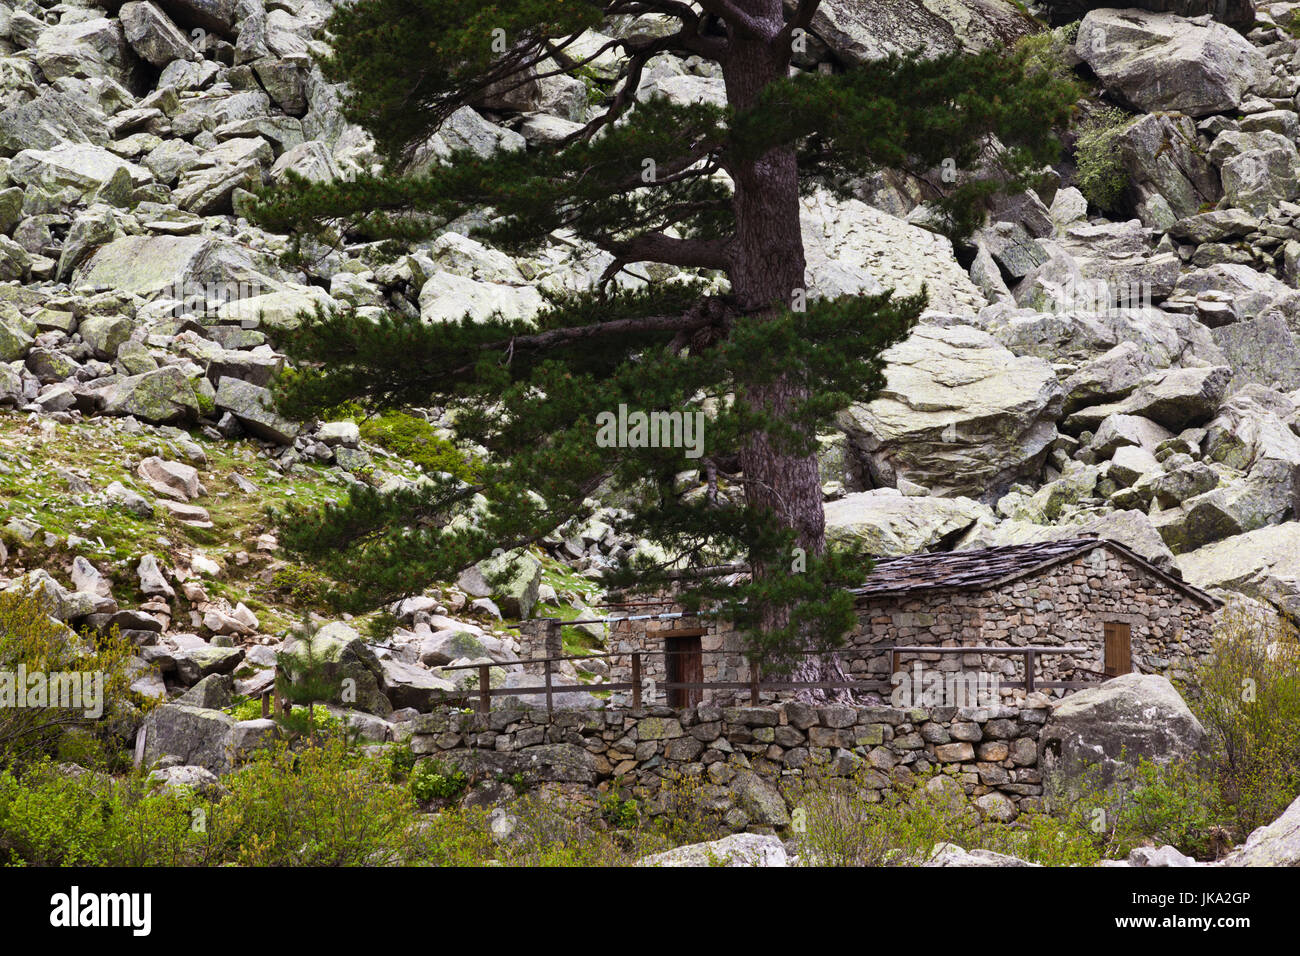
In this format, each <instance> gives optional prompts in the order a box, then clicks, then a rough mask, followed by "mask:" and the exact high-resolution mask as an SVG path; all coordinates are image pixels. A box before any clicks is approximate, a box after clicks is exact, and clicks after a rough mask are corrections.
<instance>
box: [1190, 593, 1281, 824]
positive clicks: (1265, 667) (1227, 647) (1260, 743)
mask: <svg viewBox="0 0 1300 956" xmlns="http://www.w3.org/2000/svg"><path fill="white" fill-rule="evenodd" d="M1212 651H1213V652H1212V655H1211V656H1210V657H1209V658H1207V659H1206V660H1204V661H1202V662H1201V663H1200V664H1198V665H1197V667H1196V668H1195V669H1194V671H1193V674H1192V681H1191V686H1190V687H1189V688H1187V689H1186V690H1187V693H1186V696H1187V703H1188V706H1189V707H1191V709H1192V711H1193V713H1195V714H1196V716H1197V718H1198V719H1199V720H1200V721H1201V723H1202V724H1203V725H1204V726H1205V729H1206V731H1207V732H1208V733H1209V735H1210V740H1211V744H1212V751H1213V754H1214V764H1213V766H1212V767H1211V768H1210V770H1209V772H1210V773H1212V775H1213V777H1214V779H1215V780H1216V781H1217V782H1218V785H1219V789H1220V801H1221V804H1222V807H1223V814H1222V822H1223V824H1224V825H1226V826H1231V827H1232V828H1233V830H1234V831H1235V832H1236V835H1237V837H1238V838H1239V839H1244V837H1245V836H1246V835H1248V834H1249V833H1250V831H1251V830H1253V829H1255V828H1256V827H1260V826H1263V825H1264V824H1266V823H1270V822H1272V821H1273V820H1274V819H1276V818H1277V816H1278V815H1279V814H1280V813H1281V812H1282V811H1283V810H1284V809H1286V807H1287V806H1288V805H1289V804H1290V803H1291V801H1292V800H1294V799H1295V797H1296V794H1298V793H1300V635H1298V634H1297V630H1296V627H1295V626H1294V625H1292V624H1290V623H1289V622H1287V621H1286V620H1285V619H1283V618H1281V617H1279V616H1277V615H1275V614H1272V613H1271V612H1264V611H1257V610H1252V609H1250V608H1248V607H1247V606H1246V605H1244V604H1234V605H1229V606H1228V607H1227V608H1225V609H1224V611H1223V612H1222V613H1221V616H1220V620H1219V623H1218V626H1217V628H1216V633H1215V641H1214V646H1213V649H1212Z"/></svg>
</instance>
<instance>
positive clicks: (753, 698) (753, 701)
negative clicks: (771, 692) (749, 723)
mask: <svg viewBox="0 0 1300 956" xmlns="http://www.w3.org/2000/svg"><path fill="white" fill-rule="evenodd" d="M758 681H759V665H758V661H750V663H749V703H750V705H751V706H753V707H757V706H758Z"/></svg>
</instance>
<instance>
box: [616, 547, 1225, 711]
mask: <svg viewBox="0 0 1300 956" xmlns="http://www.w3.org/2000/svg"><path fill="white" fill-rule="evenodd" d="M853 593H854V595H855V596H856V598H857V607H858V626H857V627H856V628H855V629H854V630H853V631H852V632H851V633H850V634H849V635H848V644H847V646H846V647H845V648H844V649H843V650H842V651H841V652H840V658H841V661H842V663H843V667H844V670H845V672H846V673H847V674H848V675H849V676H850V677H851V678H852V679H853V680H860V681H872V682H876V683H877V684H878V686H879V688H880V689H881V691H882V692H883V693H882V696H885V697H888V696H889V693H890V691H889V688H890V686H891V684H896V683H897V681H896V680H893V678H894V675H895V674H896V673H897V671H896V668H900V667H901V668H904V669H906V670H907V672H909V673H912V672H915V671H916V669H917V667H918V665H919V667H920V668H924V669H927V670H938V671H942V672H947V673H950V674H951V673H955V672H963V673H972V672H974V671H979V672H980V673H981V675H984V674H995V675H997V679H998V682H999V683H1000V685H1001V686H1003V687H1004V688H1006V689H1004V690H1003V691H1002V693H1003V695H1004V696H1018V695H1019V696H1023V694H1024V693H1025V690H1024V687H1023V685H1024V683H1025V670H1024V669H1025V665H1026V662H1027V660H1026V656H1025V655H1024V654H1001V653H990V652H987V651H980V652H973V653H971V654H958V653H930V654H926V653H923V652H921V650H920V649H922V648H939V647H945V648H956V647H970V648H998V649H1001V648H1008V649H1012V648H1025V647H1035V648H1037V647H1046V648H1070V649H1071V650H1070V651H1067V652H1063V653H1043V654H1037V655H1035V656H1034V658H1033V659H1032V666H1033V680H1034V684H1035V687H1036V688H1038V689H1051V690H1053V691H1054V692H1056V693H1063V692H1066V691H1068V690H1069V689H1070V688H1069V687H1054V688H1053V687H1051V686H1050V685H1051V684H1052V683H1057V684H1071V683H1075V684H1079V683H1096V682H1099V681H1101V680H1104V679H1106V677H1109V676H1116V675H1119V674H1124V673H1130V672H1138V673H1152V674H1163V675H1165V676H1167V677H1170V678H1172V679H1178V678H1181V677H1184V676H1186V674H1187V668H1188V666H1189V665H1190V664H1191V663H1192V662H1193V661H1194V660H1195V659H1197V658H1199V657H1202V656H1204V655H1206V654H1208V652H1209V650H1210V643H1211V618H1212V614H1213V612H1214V610H1215V609H1216V608H1217V607H1218V606H1219V605H1220V604H1221V602H1220V601H1219V600H1218V599H1217V598H1215V597H1213V596H1212V595H1210V594H1208V593H1206V592H1205V591H1202V590H1200V589H1198V588H1195V587H1192V586H1191V585H1189V584H1187V583H1185V582H1184V581H1182V580H1181V579H1180V578H1179V577H1178V576H1177V574H1176V573H1169V572H1165V571H1162V570H1160V569H1159V568H1157V567H1156V566H1155V565H1153V564H1152V563H1151V562H1149V561H1147V560H1146V559H1145V558H1143V557H1141V556H1140V555H1138V554H1136V553H1135V552H1133V551H1131V550H1130V549H1129V548H1127V547H1125V546H1124V545H1122V544H1119V543H1118V542H1115V541H1111V540H1108V539H1104V538H1096V537H1086V538H1075V539H1068V540H1064V541H1047V542H1038V543H1033V544H1017V545H1007V546H1003V547H994V548H980V549H971V550H965V551H951V552H941V553H932V554H915V555H909V556H907V557H901V558H891V559H883V560H880V561H877V562H876V565H875V568H874V569H873V571H872V573H871V574H870V575H869V576H868V578H867V580H866V581H865V582H864V583H863V585H862V586H861V587H858V588H855V589H854V590H853ZM629 610H630V611H631V612H632V613H633V614H637V613H644V611H637V610H636V609H629ZM657 610H660V611H668V612H671V611H675V610H677V609H676V608H673V607H672V606H671V605H661V606H660V607H659V608H657ZM612 638H613V640H612V642H611V649H612V650H614V651H617V652H619V653H621V654H622V653H627V652H630V651H633V650H636V651H642V652H648V653H643V654H642V655H641V659H640V661H639V663H640V671H641V678H642V683H643V686H644V687H645V688H646V690H647V691H648V692H649V693H650V696H649V697H646V696H645V694H644V693H643V700H644V702H645V703H667V704H669V705H670V706H688V705H691V704H694V703H698V702H700V701H701V700H722V701H735V700H742V699H748V698H749V690H748V686H749V681H750V678H751V675H750V670H749V665H748V663H747V661H746V659H745V657H744V654H743V653H742V652H741V641H740V637H739V635H738V634H736V633H735V632H734V631H731V630H730V629H729V628H728V627H727V626H725V625H722V624H720V623H719V622H717V621H715V620H711V619H709V618H707V617H703V616H701V617H699V618H695V619H691V618H684V617H677V618H668V619H662V618H661V619H657V620H642V621H629V622H623V623H619V624H617V625H615V626H614V628H613V630H612ZM899 648H902V649H905V650H901V651H899V650H897V649H899ZM911 648H916V649H917V650H916V651H912V650H910V649H911ZM663 651H671V652H673V653H671V654H668V655H665V654H662V653H660V652H663ZM610 679H611V680H613V681H628V680H630V679H631V674H630V666H629V659H628V658H627V657H619V658H616V659H615V660H614V661H613V662H612V668H611V678H610ZM647 679H648V680H650V681H653V682H654V683H653V684H648V685H647V684H645V681H646V680H647ZM677 682H686V683H699V682H707V683H719V682H722V683H728V684H731V685H733V686H731V687H720V688H708V689H705V690H703V691H700V690H686V689H674V688H671V687H667V688H665V687H664V685H665V684H672V683H677ZM1014 684H1019V685H1021V686H1020V687H1019V688H1016V687H1007V685H1014ZM791 693H792V692H790V691H784V692H783V691H780V690H767V689H764V690H762V692H761V698H762V699H763V700H765V701H771V700H777V699H781V698H784V697H788V696H790V694H791Z"/></svg>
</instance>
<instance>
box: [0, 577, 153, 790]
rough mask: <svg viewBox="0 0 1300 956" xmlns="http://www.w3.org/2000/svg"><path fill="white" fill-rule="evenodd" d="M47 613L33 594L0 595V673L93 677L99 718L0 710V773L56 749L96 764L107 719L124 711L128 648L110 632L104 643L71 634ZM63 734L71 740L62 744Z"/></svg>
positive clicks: (52, 710)
mask: <svg viewBox="0 0 1300 956" xmlns="http://www.w3.org/2000/svg"><path fill="white" fill-rule="evenodd" d="M49 611H50V608H49V606H48V604H47V603H46V599H45V598H43V597H42V596H41V595H40V593H39V592H33V593H31V594H20V593H17V592H8V591H5V592H0V672H5V673H9V674H16V673H17V671H18V669H19V667H23V668H24V669H25V671H26V672H27V673H28V674H32V673H34V672H37V671H40V672H43V673H44V674H46V675H47V676H49V675H54V674H56V673H80V674H85V675H90V674H98V675H100V679H101V681H102V683H101V685H100V688H101V693H102V704H103V711H104V713H103V715H102V716H101V717H99V718H95V717H87V716H86V713H85V708H78V707H14V706H0V767H7V766H11V765H13V764H14V763H16V762H18V761H21V760H24V759H31V758H39V757H40V756H43V755H53V754H56V753H58V752H59V748H60V745H61V743H62V745H63V746H64V749H65V752H66V753H67V754H68V756H70V757H75V758H77V759H89V758H91V757H93V758H94V759H100V758H102V757H103V756H104V755H106V754H107V752H108V749H110V748H109V747H108V744H109V743H110V739H109V738H111V737H113V733H114V731H113V723H112V721H111V720H109V719H107V718H109V717H111V715H112V714H113V713H114V712H115V711H117V710H118V709H120V708H122V707H127V706H130V705H129V686H130V678H129V677H128V676H127V671H126V667H127V662H128V661H129V660H130V657H131V646H130V642H129V641H126V640H123V639H122V638H121V637H119V636H118V635H117V633H116V631H115V632H114V633H113V634H111V635H109V636H106V637H97V636H95V635H92V634H90V633H83V634H80V635H78V634H75V633H74V632H73V631H72V630H70V629H69V628H68V627H67V626H65V625H64V624H61V623H59V622H58V621H57V620H55V619H53V618H52V617H50V614H49ZM69 734H73V735H74V737H75V739H66V740H65V738H67V737H68V735H69ZM112 742H113V743H114V744H117V743H120V741H116V740H114V741H112Z"/></svg>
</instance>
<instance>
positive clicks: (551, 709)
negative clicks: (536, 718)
mask: <svg viewBox="0 0 1300 956" xmlns="http://www.w3.org/2000/svg"><path fill="white" fill-rule="evenodd" d="M545 667H546V716H547V717H554V716H555V704H554V702H553V700H552V697H551V659H550V658H549V657H548V658H547V659H546V665H545Z"/></svg>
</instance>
